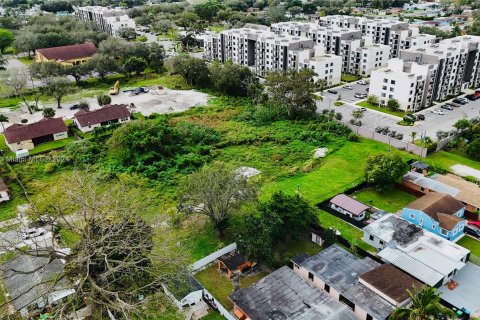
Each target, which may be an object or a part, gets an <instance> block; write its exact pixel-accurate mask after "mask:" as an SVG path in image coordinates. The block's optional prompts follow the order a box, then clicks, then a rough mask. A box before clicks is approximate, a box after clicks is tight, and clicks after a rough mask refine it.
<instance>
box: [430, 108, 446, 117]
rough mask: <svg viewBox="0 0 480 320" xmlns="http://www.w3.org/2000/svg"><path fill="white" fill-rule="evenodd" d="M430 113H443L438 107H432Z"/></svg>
mask: <svg viewBox="0 0 480 320" xmlns="http://www.w3.org/2000/svg"><path fill="white" fill-rule="evenodd" d="M430 112H431V113H435V114H438V115H441V116H443V115H444V114H445V113H443V111H442V110H440V109H433V110H430Z"/></svg>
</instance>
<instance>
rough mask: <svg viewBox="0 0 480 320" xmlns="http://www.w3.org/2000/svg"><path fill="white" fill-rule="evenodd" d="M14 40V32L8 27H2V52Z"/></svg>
mask: <svg viewBox="0 0 480 320" xmlns="http://www.w3.org/2000/svg"><path fill="white" fill-rule="evenodd" d="M13 40H14V36H13V33H12V32H11V31H8V30H7V29H0V52H1V53H3V52H4V51H5V49H7V48H8V47H9V46H10V45H11V44H12V43H13Z"/></svg>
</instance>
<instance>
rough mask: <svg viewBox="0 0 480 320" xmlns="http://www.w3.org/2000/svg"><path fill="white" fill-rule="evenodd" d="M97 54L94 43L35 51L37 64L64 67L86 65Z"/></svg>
mask: <svg viewBox="0 0 480 320" xmlns="http://www.w3.org/2000/svg"><path fill="white" fill-rule="evenodd" d="M95 53H97V48H96V47H95V45H94V44H93V43H92V42H86V43H82V44H73V45H69V46H61V47H52V48H42V49H37V50H36V51H35V61H36V62H57V63H60V64H62V65H69V66H71V65H76V64H81V63H84V62H86V61H88V60H90V59H91V58H92V56H93V55H94V54H95Z"/></svg>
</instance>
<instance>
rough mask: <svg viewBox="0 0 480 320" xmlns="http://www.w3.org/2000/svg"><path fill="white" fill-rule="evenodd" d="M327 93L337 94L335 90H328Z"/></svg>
mask: <svg viewBox="0 0 480 320" xmlns="http://www.w3.org/2000/svg"><path fill="white" fill-rule="evenodd" d="M327 92H328V93H331V94H337V93H338V91H337V90H333V89H328V90H327Z"/></svg>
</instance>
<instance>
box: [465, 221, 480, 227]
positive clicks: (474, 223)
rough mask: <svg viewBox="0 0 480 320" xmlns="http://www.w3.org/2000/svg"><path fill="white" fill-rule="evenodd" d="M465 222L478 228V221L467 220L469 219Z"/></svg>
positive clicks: (479, 225) (479, 223)
mask: <svg viewBox="0 0 480 320" xmlns="http://www.w3.org/2000/svg"><path fill="white" fill-rule="evenodd" d="M467 224H468V225H470V226H475V227H477V228H480V221H475V220H469V221H468V222H467Z"/></svg>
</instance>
